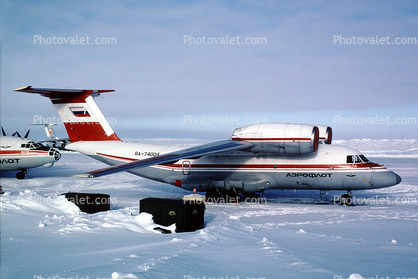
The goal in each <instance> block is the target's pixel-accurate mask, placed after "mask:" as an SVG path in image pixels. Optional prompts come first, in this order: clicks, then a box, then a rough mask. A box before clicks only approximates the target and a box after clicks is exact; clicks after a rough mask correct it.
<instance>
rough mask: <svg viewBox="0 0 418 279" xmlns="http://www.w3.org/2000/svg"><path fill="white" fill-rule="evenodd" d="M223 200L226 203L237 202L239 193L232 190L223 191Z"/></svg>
mask: <svg viewBox="0 0 418 279" xmlns="http://www.w3.org/2000/svg"><path fill="white" fill-rule="evenodd" d="M224 198H225V202H227V203H238V200H239V195H238V194H237V193H235V191H234V190H229V191H225V192H224Z"/></svg>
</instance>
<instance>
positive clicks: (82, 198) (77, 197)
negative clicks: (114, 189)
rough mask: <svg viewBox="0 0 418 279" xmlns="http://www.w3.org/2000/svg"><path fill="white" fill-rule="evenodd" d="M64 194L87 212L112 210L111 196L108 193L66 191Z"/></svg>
mask: <svg viewBox="0 0 418 279" xmlns="http://www.w3.org/2000/svg"><path fill="white" fill-rule="evenodd" d="M63 195H65V197H66V198H67V200H69V201H70V202H73V203H75V204H76V205H77V206H78V207H79V208H80V210H81V211H83V212H86V213H96V212H100V211H108V210H110V196H109V195H106V194H90V193H65V194H63Z"/></svg>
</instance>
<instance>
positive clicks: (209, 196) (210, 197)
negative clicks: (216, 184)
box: [205, 188, 221, 202]
mask: <svg viewBox="0 0 418 279" xmlns="http://www.w3.org/2000/svg"><path fill="white" fill-rule="evenodd" d="M205 197H206V201H207V202H218V201H219V198H220V197H221V195H220V194H219V193H218V191H217V190H216V189H214V188H212V189H209V190H208V191H207V192H206V194H205Z"/></svg>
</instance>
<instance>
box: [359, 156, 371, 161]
mask: <svg viewBox="0 0 418 279" xmlns="http://www.w3.org/2000/svg"><path fill="white" fill-rule="evenodd" d="M360 158H361V159H362V160H363V162H365V163H368V162H370V161H369V159H367V158H366V156H364V155H360Z"/></svg>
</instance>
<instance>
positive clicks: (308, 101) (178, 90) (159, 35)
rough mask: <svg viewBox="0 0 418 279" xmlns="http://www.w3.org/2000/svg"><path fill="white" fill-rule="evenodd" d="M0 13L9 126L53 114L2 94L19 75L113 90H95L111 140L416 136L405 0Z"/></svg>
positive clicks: (58, 7) (413, 51) (137, 4)
mask: <svg viewBox="0 0 418 279" xmlns="http://www.w3.org/2000/svg"><path fill="white" fill-rule="evenodd" d="M0 13H1V15H0V22H1V26H0V28H1V29H0V34H1V125H2V126H3V127H4V128H5V129H6V131H7V132H8V133H12V132H14V131H15V130H19V131H20V132H21V133H25V132H26V130H27V129H28V128H29V126H28V124H30V123H33V122H36V121H38V123H39V121H42V119H44V121H48V119H49V120H51V119H52V118H53V117H55V118H57V117H58V113H57V112H56V111H55V109H54V108H53V106H52V104H51V103H50V101H49V100H48V99H47V98H43V97H40V96H38V95H36V96H32V95H31V94H25V93H16V92H13V89H15V88H18V87H22V86H26V85H31V86H33V87H51V88H79V89H114V90H115V92H114V93H106V94H102V96H100V97H98V98H96V101H97V103H98V104H99V106H100V108H101V109H102V111H103V113H104V115H105V116H106V117H108V118H112V119H113V120H112V121H113V124H112V127H113V129H114V130H115V132H116V133H117V134H118V136H119V137H120V138H154V137H159V138H161V137H163V138H171V137H186V138H213V139H222V138H229V137H230V136H231V133H232V131H233V130H234V129H235V128H237V127H239V126H245V125H247V124H250V122H257V121H264V120H265V121H267V122H291V123H308V124H323V125H329V126H331V127H332V128H333V131H334V139H351V138H373V139H383V138H418V124H417V121H418V120H417V119H418V90H417V89H418V65H417V63H418V43H417V40H418V3H417V2H416V1H357V2H356V1H327V2H325V1H315V2H314V3H313V2H312V1H286V2H284V1H8V0H3V1H2V4H1V12H0ZM96 38H98V40H97V39H96ZM408 38H409V43H408ZM75 39H77V40H78V41H77V42H78V44H72V43H71V42H73V43H74V40H75ZM376 40H377V41H376ZM226 41H227V42H228V44H223V42H226ZM66 42H67V43H66ZM87 42H88V43H89V44H87ZM99 42H101V43H102V44H98V43H99ZM83 43H84V44H83ZM373 43H374V44H373ZM377 43H378V44H377ZM376 122H377V123H376ZM395 122H397V123H399V124H397V123H395ZM31 130H32V131H31V135H32V137H33V138H35V139H41V138H43V137H45V135H44V134H43V130H42V129H41V128H40V127H35V128H33V127H32V128H31ZM56 131H57V133H58V134H59V136H61V137H66V134H65V130H64V129H63V125H60V127H57V128H56Z"/></svg>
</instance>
